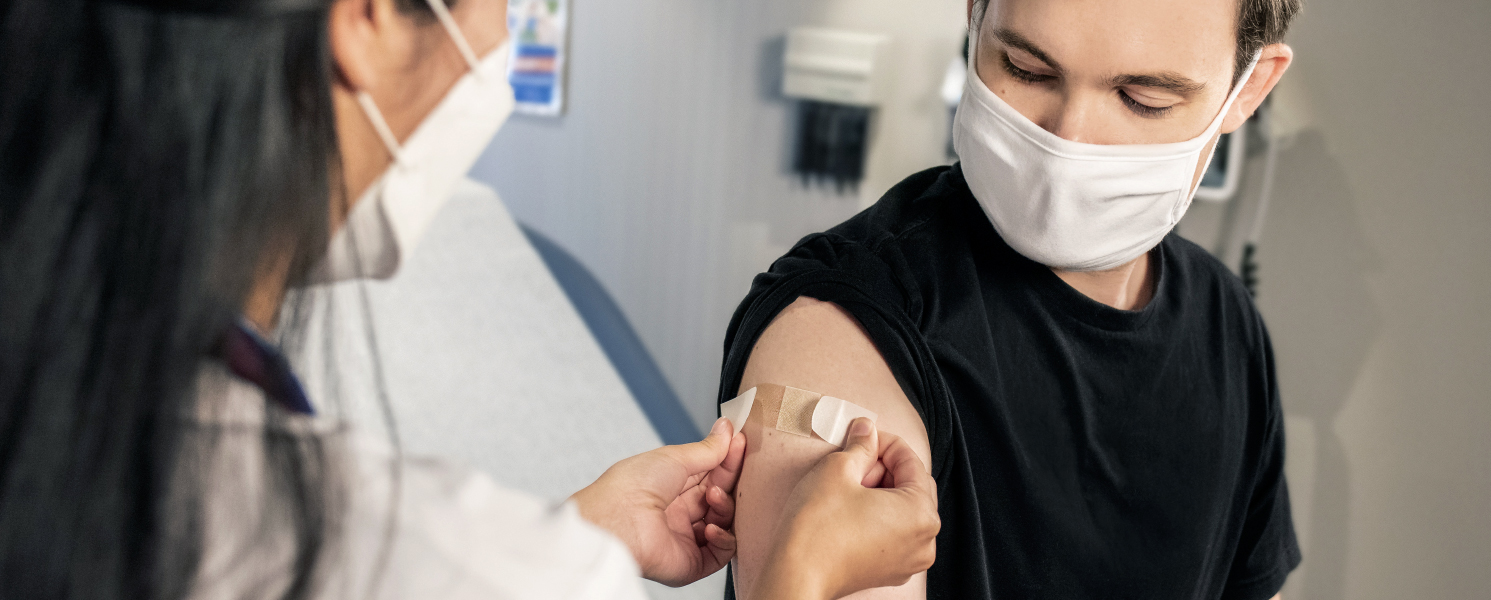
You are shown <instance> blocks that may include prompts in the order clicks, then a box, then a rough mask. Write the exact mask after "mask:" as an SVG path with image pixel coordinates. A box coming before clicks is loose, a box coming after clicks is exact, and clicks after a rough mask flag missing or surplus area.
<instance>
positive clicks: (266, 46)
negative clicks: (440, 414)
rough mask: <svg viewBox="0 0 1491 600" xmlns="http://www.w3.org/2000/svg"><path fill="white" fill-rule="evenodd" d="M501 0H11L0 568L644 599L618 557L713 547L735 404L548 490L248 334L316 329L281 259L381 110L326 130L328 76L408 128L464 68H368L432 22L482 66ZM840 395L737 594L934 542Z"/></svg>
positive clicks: (297, 246)
mask: <svg viewBox="0 0 1491 600" xmlns="http://www.w3.org/2000/svg"><path fill="white" fill-rule="evenodd" d="M504 5H505V3H504V2H503V1H502V0H461V2H459V3H458V4H457V5H456V6H455V7H454V10H453V12H454V13H455V15H454V16H453V17H452V18H451V19H445V18H444V17H441V16H440V14H441V13H442V12H444V11H443V7H442V6H432V7H430V11H431V12H432V13H433V14H434V15H435V17H430V16H428V15H429V14H430V13H426V12H424V9H423V8H422V7H421V6H419V5H418V3H415V2H409V1H407V0H237V1H234V0H128V1H126V0H109V1H105V0H14V1H12V2H9V3H7V4H6V5H5V6H4V7H3V8H0V11H3V12H0V75H3V76H4V80H5V86H4V88H3V90H0V573H4V575H5V576H4V577H0V598H5V599H9V598H28V599H31V598H183V597H190V598H243V597H253V598H260V597H266V598H312V597H354V596H355V597H380V598H406V597H420V598H425V597H435V598H591V597H617V598H637V597H641V591H640V588H639V587H638V581H637V579H636V578H635V575H636V574H637V573H638V572H639V571H640V573H641V574H642V575H644V576H647V577H649V578H653V579H657V580H661V581H664V582H667V583H670V584H682V583H687V582H689V581H692V580H695V579H697V578H699V577H701V576H703V575H706V574H708V573H710V572H712V571H714V570H717V569H718V568H719V567H720V566H722V564H723V563H724V562H725V561H728V560H729V559H730V557H731V556H732V555H733V552H734V538H733V536H732V535H731V534H730V531H729V530H730V528H731V521H732V519H733V512H734V511H733V503H732V502H731V500H730V498H729V493H730V492H731V490H732V488H733V487H734V484H735V481H736V479H737V478H738V472H739V468H740V461H741V456H742V454H743V452H744V449H745V445H746V443H747V440H745V439H744V437H743V436H740V435H735V436H732V435H731V431H732V430H731V429H730V428H729V427H728V426H727V425H725V424H724V423H717V424H716V426H715V427H714V429H713V431H711V433H710V435H709V437H708V438H706V439H705V440H704V441H702V442H699V443H696V444H687V445H683V446H671V447H666V448H662V449H659V450H655V451H651V452H647V453H644V454H641V455H638V456H635V457H632V458H630V459H627V460H624V461H622V462H620V463H617V464H616V465H615V466H613V467H612V468H611V469H609V470H608V471H607V472H606V474H605V475H603V476H602V477H600V478H599V479H598V480H596V481H595V483H593V484H591V485H589V486H587V487H586V488H584V489H582V490H580V491H579V492H576V493H575V494H574V495H573V497H572V498H571V500H570V501H569V502H567V503H564V504H561V505H558V506H548V505H545V504H544V503H542V502H540V501H538V500H535V499H532V498H529V497H526V496H523V495H521V494H517V493H514V492H511V491H506V490H504V489H502V488H500V487H498V486H497V485H496V484H495V483H493V482H492V481H491V480H490V479H488V478H486V477H485V476H483V475H481V474H479V473H473V472H470V471H466V470H463V469H461V468H459V467H456V466H453V465H451V464H449V463H446V462H443V461H440V460H436V459H424V458H412V457H404V456H401V455H399V454H398V452H397V451H395V450H391V449H390V448H389V447H388V445H387V444H386V443H384V442H383V441H382V440H381V439H379V438H377V437H373V436H367V435H365V434H363V433H361V432H359V431H358V430H357V429H356V428H354V427H351V426H349V425H348V424H347V423H346V422H344V421H342V420H339V419H334V418H330V417H328V416H325V415H328V414H333V413H332V412H331V411H329V410H326V409H328V408H329V407H331V406H333V405H334V404H335V400H336V399H337V398H336V394H335V390H334V389H333V391H332V392H331V393H330V394H329V396H328V397H324V398H323V397H308V396H307V395H306V394H305V392H304V388H302V386H301V385H300V380H299V378H298V377H297V376H296V373H294V372H293V371H292V370H291V369H290V367H289V364H288V362H287V361H286V359H285V358H284V356H283V355H282V354H280V353H279V352H278V351H277V350H276V348H275V347H274V346H273V345H271V344H269V343H267V342H265V340H264V338H263V334H264V333H266V332H270V331H273V332H275V334H276V337H277V338H278V339H279V340H282V341H283V342H284V343H290V344H292V345H299V346H302V347H315V346H320V345H325V344H326V343H327V342H328V341H329V340H325V339H319V338H318V336H317V333H318V332H317V331H315V330H311V329H308V328H306V327H304V323H303V321H302V320H301V319H300V318H299V317H300V315H301V314H302V313H301V310H300V309H301V308H303V303H304V302H306V301H307V300H306V297H305V296H304V295H303V294H301V293H295V294H292V295H291V297H290V298H289V299H288V301H287V299H286V290H289V289H292V288H293V287H295V286H297V285H298V284H300V283H304V282H306V281H309V280H312V279H314V278H315V277H317V273H318V272H319V271H321V270H322V269H325V268H327V266H326V265H327V264H328V261H327V259H326V256H327V250H328V247H330V244H331V243H332V242H331V240H332V239H333V238H334V237H335V233H334V232H336V231H337V230H338V229H339V228H340V225H341V223H342V222H344V221H345V219H346V216H347V215H348V214H349V212H350V211H352V210H355V208H356V207H355V206H349V205H348V202H347V201H346V199H347V198H351V197H357V196H358V194H357V192H356V191H355V190H357V189H359V188H361V187H364V186H365V185H367V184H368V182H371V181H372V180H374V179H377V178H378V173H379V172H381V171H382V169H381V168H379V169H374V168H371V166H370V163H366V162H359V161H358V160H356V157H357V156H358V154H357V152H356V151H354V150H352V149H353V148H354V147H363V146H365V145H368V144H369V143H374V144H377V143H379V140H377V139H359V134H358V132H357V130H355V129H348V130H346V131H343V130H342V129H341V126H342V125H344V124H345V123H347V118H346V117H345V115H346V114H347V111H348V110H350V108H349V107H348V106H347V103H348V100H350V102H351V104H352V105H353V107H355V108H356V109H357V110H359V111H366V112H368V113H373V112H374V111H372V110H367V109H368V108H369V107H370V106H371V107H374V108H377V109H378V111H377V112H378V113H381V115H382V116H383V123H384V125H386V126H380V127H379V129H382V130H383V131H382V133H383V134H384V135H381V136H379V137H383V138H390V139H392V141H393V142H394V143H395V144H397V143H399V142H401V141H402V142H405V145H406V146H407V145H408V144H407V142H408V140H407V138H408V132H409V131H411V130H413V129H415V124H417V123H420V122H422V121H424V119H425V117H426V116H428V115H430V114H431V113H430V110H431V109H433V107H434V106H435V105H437V104H441V98H446V99H447V100H450V99H455V98H458V97H459V96H458V95H457V94H459V93H460V89H461V86H463V85H468V84H471V85H475V84H474V83H472V80H471V79H464V77H465V75H464V74H462V72H463V71H464V69H462V68H459V66H452V68H451V69H450V70H449V71H448V74H449V75H450V76H449V78H448V83H446V84H445V85H439V84H438V83H437V82H431V81H425V82H423V85H417V86H411V87H405V88H397V87H395V86H393V85H392V84H386V85H385V84H383V83H378V82H380V81H382V82H388V81H390V79H388V78H391V77H393V76H394V75H396V74H399V73H406V74H407V73H410V72H412V71H411V67H412V66H413V65H415V64H418V63H419V60H418V59H419V58H428V57H431V56H440V55H442V54H445V53H449V52H456V53H458V55H464V57H462V58H463V60H460V61H452V63H453V65H462V64H463V63H464V67H465V68H466V69H470V68H472V64H473V63H474V64H475V68H476V69H478V70H480V69H482V68H483V66H484V65H485V64H486V62H487V61H488V60H489V59H490V57H491V52H492V51H493V50H494V49H496V48H497V47H498V46H499V45H500V40H501V33H500V27H501V22H502V16H503V14H502V13H503V8H504ZM488 19H490V21H489V20H488ZM437 20H444V21H446V24H447V26H443V27H442V26H439V25H435V24H434V23H435V22H436V21H437ZM450 21H455V24H456V26H455V27H451V26H449V25H451V23H450ZM483 23H487V24H488V25H489V26H493V27H495V28H494V29H487V30H484V29H482V28H481V27H479V26H477V25H480V24H483ZM456 30H459V31H463V32H464V37H465V39H466V42H465V43H464V44H463V43H461V42H455V41H454V40H458V39H461V36H454V35H453V34H454V33H456ZM359 41H361V42H365V43H359ZM452 45H454V47H455V49H454V50H452V48H451V47H452ZM462 46H469V48H462ZM432 53H433V54H432ZM482 57H487V58H482ZM458 79H460V81H459V82H457V80H458ZM480 79H486V77H485V76H483V77H481V78H480ZM477 83H480V82H479V81H478V82H477ZM452 87H454V91H453V92H450V95H449V96H447V93H446V91H445V90H451V89H452ZM395 107H402V110H398V111H395V110H393V109H394V108H395ZM416 107H425V108H424V109H423V110H420V109H418V108H416ZM375 122H376V121H375ZM363 137H366V136H363ZM384 141H387V140H384ZM380 145H381V144H380ZM388 145H390V146H393V144H388ZM395 147H397V146H395ZM398 158H399V159H400V160H399V163H400V166H401V167H407V166H408V164H409V163H406V162H405V160H406V159H413V158H415V157H414V156H409V155H405V156H399V157H398ZM414 164H418V163H417V162H415V163H414ZM416 170H417V169H416ZM420 178H423V179H424V181H425V182H426V183H428V182H429V181H430V178H429V176H428V175H425V176H423V177H414V179H420ZM385 181H386V185H392V181H393V180H392V179H391V178H390V179H386V180H385ZM328 199H330V202H328ZM354 237H355V236H354ZM333 252H335V249H334V248H333ZM286 306H288V308H282V307H286ZM318 410H321V411H323V413H322V414H323V416H316V414H315V413H316V411H318ZM855 425H856V429H855V430H854V431H852V432H851V438H850V443H849V445H848V447H847V449H846V450H845V451H843V452H838V453H834V454H832V455H830V456H829V457H828V458H826V459H825V460H823V461H822V462H821V463H820V464H819V465H818V466H817V467H816V468H815V469H814V470H813V472H812V473H811V474H810V475H808V476H807V477H804V478H803V480H802V481H801V482H800V483H799V484H798V489H799V493H796V494H795V495H794V498H795V500H793V501H791V502H789V503H788V505H787V507H786V509H785V514H786V515H787V516H786V517H785V518H784V520H783V523H784V525H783V526H782V527H781V528H780V529H779V530H778V532H777V535H776V536H775V537H776V539H777V540H778V542H777V544H776V546H775V547H776V551H777V556H778V557H779V559H778V560H775V561H772V563H771V565H770V566H769V567H768V568H767V569H766V572H765V574H764V575H763V576H761V577H759V578H758V583H757V585H756V587H755V589H754V590H753V597H759V598H766V597H770V598H776V597H801V598H827V597H836V596H839V595H843V594H846V593H850V592H853V591H856V590H860V589H865V588H869V587H876V586H882V585H889V584H895V583H899V582H901V581H905V580H906V578H907V577H909V576H910V575H911V574H912V573H915V572H917V571H920V570H924V569H925V568H927V566H928V565H929V564H930V563H931V558H932V553H933V551H934V549H933V547H934V545H933V539H934V536H935V535H936V532H937V529H938V521H937V517H936V498H935V491H934V487H933V485H932V482H931V481H930V479H929V478H928V477H927V476H926V475H925V467H923V466H922V465H921V464H920V462H919V461H918V459H917V458H916V457H915V454H914V453H913V452H912V451H911V450H910V449H909V448H908V447H907V446H906V445H905V444H904V442H901V441H900V440H898V439H895V438H894V437H893V436H889V435H880V436H877V434H876V433H875V431H874V429H873V427H871V426H870V424H869V423H868V422H867V421H863V420H861V421H858V422H856V424H855ZM866 523H873V524H874V526H873V527H866V526H865V524H866Z"/></svg>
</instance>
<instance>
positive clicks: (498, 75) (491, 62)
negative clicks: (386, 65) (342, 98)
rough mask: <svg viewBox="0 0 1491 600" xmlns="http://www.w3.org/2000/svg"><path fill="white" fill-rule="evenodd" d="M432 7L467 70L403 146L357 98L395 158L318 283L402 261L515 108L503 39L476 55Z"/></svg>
mask: <svg viewBox="0 0 1491 600" xmlns="http://www.w3.org/2000/svg"><path fill="white" fill-rule="evenodd" d="M429 4H430V8H431V9H432V10H434V11H435V15H436V17H438V18H439V20H440V22H441V24H442V25H443V26H444V27H445V30H446V32H448V33H449V34H450V37H451V39H452V40H454V41H455V43H456V47H457V48H458V49H459V50H460V51H461V55H462V56H463V57H464V58H465V59H466V63H467V65H468V66H469V67H470V71H469V72H467V73H466V74H465V75H464V76H462V77H461V79H460V80H459V81H457V82H456V84H455V86H454V87H452V88H451V90H450V92H449V93H447V94H446V96H445V98H444V99H443V100H441V101H440V104H439V105H437V106H436V107H435V109H434V110H433V111H431V112H430V114H429V116H427V117H425V119H424V121H422V122H421V123H420V124H419V127H418V128H416V129H415V130H414V133H413V134H411V135H410V136H409V139H408V140H406V141H405V143H404V144H403V145H402V146H400V145H399V143H398V140H397V139H396V138H394V135H393V132H392V131H391V130H389V128H388V124H387V122H385V121H384V119H383V114H382V113H381V112H380V111H379V110H378V107H377V105H375V104H374V103H373V98H372V97H371V96H369V95H368V94H367V92H361V91H360V92H358V93H357V102H358V104H359V105H361V106H362V109H363V112H365V113H366V114H367V117H368V120H369V121H371V122H372V124H373V128H374V129H376V130H377V132H378V136H379V137H380V138H382V140H383V144H384V145H385V146H387V148H388V152H389V154H392V155H393V157H394V162H393V164H392V165H390V166H389V168H388V171H387V172H385V173H384V174H383V176H382V177H381V178H380V179H379V180H378V181H376V182H375V183H373V185H372V186H370V187H369V188H368V190H367V192H365V193H364V194H363V196H362V198H360V199H358V201H357V203H356V204H355V205H353V207H352V212H351V214H349V215H348V217H347V223H346V225H345V226H343V227H342V228H341V229H340V230H339V231H337V233H336V235H335V236H334V237H333V239H332V242H331V247H330V251H329V252H328V253H327V257H326V262H325V264H324V265H323V266H322V268H321V269H320V270H319V271H318V273H317V274H316V276H315V277H314V279H316V280H317V281H320V282H332V281H342V280H347V279H355V278H359V277H374V278H378V279H384V278H387V277H391V276H393V274H394V273H395V272H397V271H398V269H399V265H400V264H402V262H403V261H405V260H407V258H408V255H409V253H410V251H412V250H413V249H414V246H415V244H416V243H418V241H419V238H420V237H421V236H422V235H423V234H424V232H425V230H426V229H427V228H428V227H429V225H430V222H431V221H432V220H433V219H434V218H435V215H436V213H438V212H439V210H440V208H441V207H442V206H443V205H444V203H445V200H446V199H447V198H448V197H449V196H450V195H451V193H452V191H453V190H454V189H455V186H456V184H457V183H459V182H460V181H461V180H462V179H463V178H464V177H465V176H466V173H467V172H468V171H470V170H471V166H472V165H473V164H475V163H476V159H477V158H478V157H480V156H481V153H482V151H483V150H484V149H486V147H487V145H488V144H489V143H490V142H491V141H492V138H493V136H496V135H497V130H498V129H499V128H500V127H502V123H503V122H504V121H506V120H507V118H508V116H509V115H511V114H512V111H513V106H514V100H513V90H512V86H511V84H509V83H508V80H507V59H508V54H509V51H508V44H503V45H502V46H501V47H499V48H497V49H496V50H493V51H492V52H491V53H490V54H488V55H486V57H484V58H482V59H480V60H478V59H477V57H476V54H475V53H474V52H473V51H472V50H471V46H470V44H468V43H467V42H466V38H465V36H464V35H462V34H461V31H460V29H459V28H458V27H457V26H456V23H455V20H454V19H452V18H451V16H450V12H449V10H447V9H446V7H445V3H444V2H442V1H441V0H429Z"/></svg>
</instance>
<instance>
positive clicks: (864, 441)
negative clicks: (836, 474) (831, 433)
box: [840, 417, 880, 481]
mask: <svg viewBox="0 0 1491 600" xmlns="http://www.w3.org/2000/svg"><path fill="white" fill-rule="evenodd" d="M840 455H841V456H842V457H843V458H842V459H841V460H844V461H845V462H844V466H845V468H847V469H848V470H849V472H850V473H852V474H853V475H854V478H855V480H858V481H863V480H864V479H865V478H866V477H867V476H869V474H870V473H871V472H873V471H874V469H875V465H876V462H877V460H876V459H877V457H878V456H879V455H880V442H879V436H878V434H877V432H876V431H875V422H874V421H871V420H869V419H866V418H864V417H860V418H858V419H855V420H854V421H852V422H850V423H849V435H848V437H847V438H846V440H845V443H844V450H843V451H842V452H840Z"/></svg>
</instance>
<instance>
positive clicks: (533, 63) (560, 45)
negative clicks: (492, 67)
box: [507, 0, 569, 117]
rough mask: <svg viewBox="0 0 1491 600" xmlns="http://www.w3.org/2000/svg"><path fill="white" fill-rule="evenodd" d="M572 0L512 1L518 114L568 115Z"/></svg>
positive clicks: (511, 71) (511, 65) (511, 74)
mask: <svg viewBox="0 0 1491 600" xmlns="http://www.w3.org/2000/svg"><path fill="white" fill-rule="evenodd" d="M568 19H569V0H508V3H507V29H508V31H509V32H510V34H511V35H512V40H513V43H512V52H513V55H512V57H511V60H509V61H508V72H507V77H508V81H510V82H512V86H513V95H514V96H515V97H516V98H517V101H518V105H517V112H519V113H523V114H529V115H538V116H545V117H557V116H559V115H560V114H562V113H563V112H564V61H565V42H566V40H567V39H568V35H567V32H568V31H569V27H568Z"/></svg>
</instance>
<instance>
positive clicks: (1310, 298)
mask: <svg viewBox="0 0 1491 600" xmlns="http://www.w3.org/2000/svg"><path fill="white" fill-rule="evenodd" d="M1305 7H1306V12H1305V14H1304V15H1303V17H1302V18H1301V19H1300V21H1299V22H1298V24H1297V26H1296V27H1295V29H1294V31H1293V33H1292V34H1291V36H1290V43H1291V45H1292V46H1293V47H1294V48H1295V50H1296V53H1297V54H1296V63H1295V66H1294V67H1293V69H1292V70H1291V71H1290V73H1289V74H1288V76H1287V79H1286V80H1285V83H1284V84H1283V85H1281V87H1280V90H1279V94H1278V95H1277V96H1278V97H1277V98H1276V100H1278V101H1279V102H1278V104H1279V108H1280V110H1281V111H1284V112H1285V113H1286V114H1283V115H1281V118H1282V119H1283V120H1284V121H1285V122H1284V126H1285V127H1284V129H1285V130H1286V133H1287V134H1288V138H1287V139H1286V140H1285V142H1284V143H1283V144H1282V152H1281V155H1280V161H1279V171H1278V182H1277V188H1276V192H1275V197H1274V203H1273V208H1272V209H1271V211H1270V213H1269V219H1268V221H1267V223H1266V225H1265V229H1264V231H1263V238H1262V243H1261V246H1260V251H1259V258H1260V285H1259V297H1258V304H1259V306H1260V308H1261V310H1262V311H1263V314H1264V317H1265V318H1266V320H1267V322H1268V325H1269V328H1270V330H1271V332H1272V336H1273V340H1274V345H1275V350H1276V352H1277V358H1278V363H1279V377H1280V382H1281V385H1282V387H1283V393H1284V407H1285V411H1286V413H1287V414H1288V421H1287V427H1288V443H1289V449H1288V456H1289V459H1288V473H1289V480H1290V490H1291V492H1292V494H1293V497H1294V513H1295V516H1296V523H1297V525H1298V527H1299V533H1300V535H1301V542H1302V544H1303V547H1304V551H1305V562H1304V564H1303V566H1302V567H1301V569H1300V570H1299V571H1297V572H1296V573H1295V574H1294V576H1293V577H1292V578H1291V580H1290V582H1289V584H1288V586H1287V587H1286V588H1285V596H1286V597H1287V598H1308V599H1309V600H1338V599H1343V598H1353V599H1357V598H1360V599H1384V600H1387V599H1399V598H1491V512H1488V508H1491V500H1488V499H1491V117H1488V116H1487V114H1486V111H1487V109H1488V108H1491V3H1488V2H1486V1H1485V0H1435V1H1432V2H1391V1H1385V0H1374V1H1360V0H1358V1H1348V0H1306V4H1305ZM1255 162H1256V161H1255ZM1255 167H1256V165H1255ZM1259 172H1261V169H1259V168H1254V169H1253V170H1252V172H1251V173H1252V174H1253V175H1254V176H1255V177H1253V178H1251V180H1250V183H1251V185H1250V186H1249V187H1251V188H1253V191H1256V187H1257V185H1256V184H1257V177H1256V175H1258V173H1259ZM1247 192H1248V191H1247V190H1245V195H1246V194H1247ZM1225 210H1226V208H1225V207H1215V206H1198V207H1197V210H1195V211H1193V214H1192V215H1190V216H1188V217H1187V221H1188V223H1186V224H1185V226H1189V229H1190V230H1191V231H1193V232H1197V233H1199V235H1198V236H1197V237H1198V238H1199V239H1200V240H1203V241H1204V243H1212V242H1214V241H1216V237H1215V233H1216V232H1215V231H1214V228H1213V227H1211V226H1209V225H1210V224H1211V223H1214V222H1216V221H1218V220H1220V219H1221V217H1222V216H1224V215H1223V213H1224V212H1225ZM1185 226H1183V229H1182V231H1183V232H1186V227H1185Z"/></svg>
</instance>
